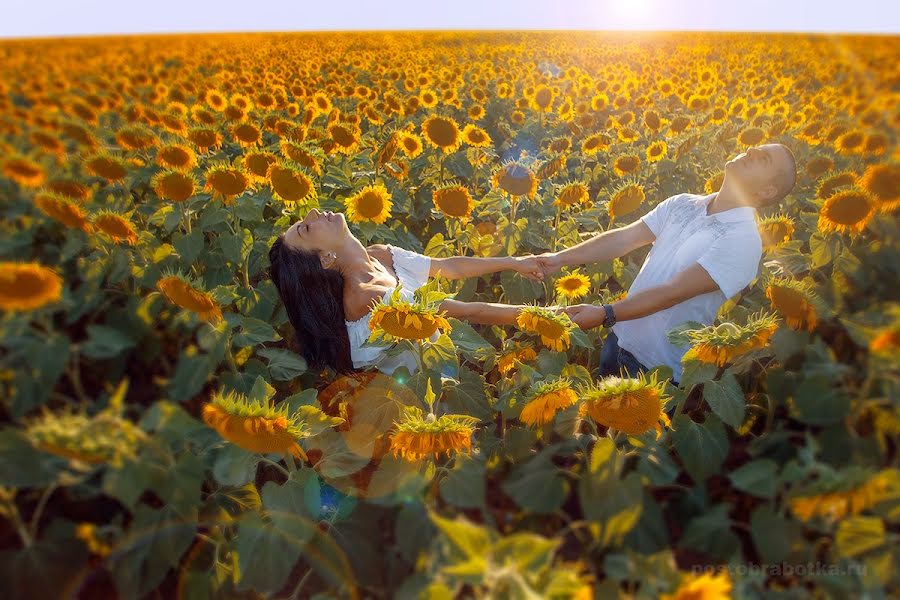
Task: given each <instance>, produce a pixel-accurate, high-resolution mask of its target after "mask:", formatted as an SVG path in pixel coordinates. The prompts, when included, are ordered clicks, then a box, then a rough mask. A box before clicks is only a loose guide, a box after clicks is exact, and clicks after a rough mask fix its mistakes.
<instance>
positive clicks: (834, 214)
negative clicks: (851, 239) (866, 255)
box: [818, 187, 878, 235]
mask: <svg viewBox="0 0 900 600" xmlns="http://www.w3.org/2000/svg"><path fill="white" fill-rule="evenodd" d="M877 208H878V206H877V202H876V200H875V198H874V197H873V196H872V195H871V194H869V192H867V191H865V190H864V189H861V188H857V187H853V188H849V189H844V190H841V191H839V192H836V193H835V194H832V195H831V196H830V197H829V198H828V199H827V200H825V204H823V205H822V209H821V210H820V211H819V221H818V227H819V230H821V231H837V232H839V233H849V234H851V235H853V234H858V233H860V232H862V230H863V229H865V228H866V225H867V224H868V223H869V220H870V219H871V218H872V216H873V215H874V214H875V212H876V210H877Z"/></svg>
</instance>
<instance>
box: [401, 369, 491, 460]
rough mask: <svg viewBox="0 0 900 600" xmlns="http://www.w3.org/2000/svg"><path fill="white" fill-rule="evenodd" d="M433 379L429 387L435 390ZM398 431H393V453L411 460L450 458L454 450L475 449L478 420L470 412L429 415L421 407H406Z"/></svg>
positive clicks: (468, 450) (431, 413)
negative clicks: (437, 415)
mask: <svg viewBox="0 0 900 600" xmlns="http://www.w3.org/2000/svg"><path fill="white" fill-rule="evenodd" d="M430 386H431V383H430V382H429V390H430V389H431V387H430ZM402 411H403V412H402V415H401V417H400V420H399V421H398V422H397V423H396V424H395V428H396V431H395V432H394V433H392V434H390V443H391V453H392V454H393V455H394V456H397V457H401V458H403V459H405V460H408V461H417V460H420V459H422V458H428V457H434V458H439V457H440V456H441V454H446V455H447V456H448V457H449V456H450V455H451V454H452V453H453V452H463V451H467V452H471V450H472V433H473V432H474V429H475V425H477V424H478V419H477V418H476V417H472V416H469V415H441V416H440V417H436V416H435V414H434V413H433V412H429V413H428V414H427V415H426V414H425V411H423V410H422V409H421V408H419V407H417V406H404V407H403V409H402Z"/></svg>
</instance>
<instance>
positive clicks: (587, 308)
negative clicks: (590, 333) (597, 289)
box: [565, 304, 606, 329]
mask: <svg viewBox="0 0 900 600" xmlns="http://www.w3.org/2000/svg"><path fill="white" fill-rule="evenodd" d="M565 311H566V314H567V315H569V318H570V319H572V321H574V322H575V324H576V325H578V326H579V327H581V328H582V329H593V328H594V327H597V326H598V325H601V324H602V323H603V321H605V320H606V309H604V308H603V307H602V306H597V305H596V304H576V305H574V306H568V307H566V309H565Z"/></svg>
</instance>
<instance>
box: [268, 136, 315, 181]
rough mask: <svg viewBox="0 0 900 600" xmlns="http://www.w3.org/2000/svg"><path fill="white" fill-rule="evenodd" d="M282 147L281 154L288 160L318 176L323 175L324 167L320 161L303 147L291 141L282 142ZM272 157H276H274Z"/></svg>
mask: <svg viewBox="0 0 900 600" xmlns="http://www.w3.org/2000/svg"><path fill="white" fill-rule="evenodd" d="M280 147H281V154H282V155H283V156H285V157H286V158H289V159H291V160H292V161H294V162H295V163H297V164H298V165H300V166H301V167H306V168H307V169H309V170H310V171H312V172H313V173H315V174H317V175H321V174H322V166H321V165H320V164H319V160H318V159H317V158H316V157H315V156H314V155H313V154H312V152H310V151H309V150H307V149H306V148H304V147H303V146H301V145H300V144H299V143H297V142H292V141H290V140H282V141H281V144H280ZM272 156H273V157H274V155H272ZM267 168H268V167H267Z"/></svg>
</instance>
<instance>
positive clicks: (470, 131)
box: [462, 123, 493, 148]
mask: <svg viewBox="0 0 900 600" xmlns="http://www.w3.org/2000/svg"><path fill="white" fill-rule="evenodd" d="M462 138H463V141H464V142H465V143H467V144H468V145H470V146H472V147H473V148H485V147H488V146H490V145H491V144H492V143H493V142H492V141H491V136H490V135H489V134H488V132H487V131H485V130H484V129H482V128H481V127H478V126H476V125H472V124H471V123H470V124H468V125H466V126H465V127H463V130H462Z"/></svg>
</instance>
